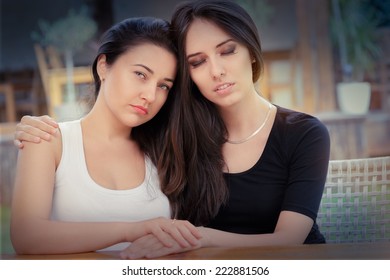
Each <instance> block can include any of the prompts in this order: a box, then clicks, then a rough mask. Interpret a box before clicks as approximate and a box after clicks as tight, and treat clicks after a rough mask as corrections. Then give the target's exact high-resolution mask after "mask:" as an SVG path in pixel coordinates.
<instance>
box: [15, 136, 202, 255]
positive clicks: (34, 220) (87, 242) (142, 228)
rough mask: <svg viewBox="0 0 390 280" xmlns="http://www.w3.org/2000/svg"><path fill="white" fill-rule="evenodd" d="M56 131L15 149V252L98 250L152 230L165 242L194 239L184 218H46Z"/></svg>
mask: <svg viewBox="0 0 390 280" xmlns="http://www.w3.org/2000/svg"><path fill="white" fill-rule="evenodd" d="M60 148H61V142H60V134H59V133H58V135H56V136H54V137H53V141H50V142H45V141H43V142H42V143H41V144H39V145H34V144H32V143H27V142H26V143H25V147H24V149H23V150H21V151H20V152H19V157H18V164H17V171H16V180H15V188H14V194H13V202H12V212H11V240H12V243H13V246H14V248H15V250H16V252H17V253H21V254H59V253H76V252H87V251H94V250H97V249H102V248H105V247H108V246H110V245H113V244H116V243H119V242H131V241H134V240H136V239H138V238H140V237H142V236H143V235H147V234H153V235H154V236H156V238H158V240H159V241H160V242H162V243H164V244H165V246H168V247H169V246H171V245H172V243H171V241H170V240H171V239H168V236H169V237H172V240H175V241H176V242H179V243H180V244H181V245H182V246H188V243H190V244H193V243H195V244H196V243H197V238H199V237H200V235H199V233H198V231H197V230H196V229H195V227H193V226H192V225H191V224H190V223H188V222H186V221H175V222H174V223H172V220H170V219H165V218H157V219H153V220H148V221H144V222H134V223H124V222H118V223H116V222H107V223H104V222H102V223H89V222H85V223H81V222H60V221H52V220H50V214H51V208H52V197H53V189H54V187H53V186H54V178H55V170H56V167H57V165H58V162H59V159H60V157H61V153H60V152H61V149H60Z"/></svg>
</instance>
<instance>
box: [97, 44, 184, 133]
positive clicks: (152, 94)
mask: <svg viewBox="0 0 390 280" xmlns="http://www.w3.org/2000/svg"><path fill="white" fill-rule="evenodd" d="M176 63H177V61H176V57H175V56H174V55H173V54H172V53H170V52H169V51H167V50H166V49H164V48H162V47H158V46H156V45H154V44H151V43H145V44H141V45H138V46H136V47H133V48H131V49H130V50H128V51H127V52H125V53H124V54H122V55H121V56H119V57H118V58H117V60H116V61H115V62H114V63H113V64H112V65H108V64H107V63H106V60H105V56H102V57H100V59H99V61H98V73H99V76H100V78H101V79H104V81H102V86H101V89H100V93H99V96H100V95H102V97H103V98H104V100H105V102H106V104H107V107H108V109H109V110H110V111H111V113H112V114H113V115H115V116H116V118H117V119H119V120H120V121H121V122H122V123H124V124H125V125H126V126H129V127H135V126H138V125H141V124H143V123H146V122H147V121H149V120H151V119H152V118H153V117H154V116H155V115H156V114H157V113H158V111H159V110H160V109H161V107H162V106H163V105H164V103H165V101H166V99H167V97H168V94H169V90H170V89H171V88H172V85H173V81H174V79H175V76H176Z"/></svg>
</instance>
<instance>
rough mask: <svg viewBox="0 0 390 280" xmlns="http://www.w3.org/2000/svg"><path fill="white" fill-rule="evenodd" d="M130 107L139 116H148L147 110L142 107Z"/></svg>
mask: <svg viewBox="0 0 390 280" xmlns="http://www.w3.org/2000/svg"><path fill="white" fill-rule="evenodd" d="M131 107H133V108H134V110H135V111H136V112H138V113H139V114H141V115H147V114H148V109H147V108H145V107H143V106H139V105H131Z"/></svg>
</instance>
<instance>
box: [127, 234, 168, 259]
mask: <svg viewBox="0 0 390 280" xmlns="http://www.w3.org/2000/svg"><path fill="white" fill-rule="evenodd" d="M162 247H164V245H163V244H162V243H161V242H160V241H159V240H158V239H157V238H156V237H155V236H154V235H152V234H150V235H148V236H144V237H141V238H139V239H137V240H136V241H134V242H133V243H132V244H131V245H130V246H129V247H127V248H126V249H125V250H123V251H122V252H121V254H120V256H121V257H122V258H124V259H139V258H144V257H145V255H146V254H148V253H150V252H151V251H153V250H160V249H161V248H162Z"/></svg>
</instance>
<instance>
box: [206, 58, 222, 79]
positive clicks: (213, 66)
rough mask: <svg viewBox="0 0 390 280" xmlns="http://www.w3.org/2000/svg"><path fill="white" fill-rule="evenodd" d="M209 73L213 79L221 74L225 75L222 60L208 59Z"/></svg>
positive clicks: (218, 77)
mask: <svg viewBox="0 0 390 280" xmlns="http://www.w3.org/2000/svg"><path fill="white" fill-rule="evenodd" d="M209 65H210V74H211V76H212V77H213V79H214V80H218V79H220V78H221V77H222V76H223V75H225V68H224V66H223V64H222V62H221V61H220V60H219V59H218V58H215V59H210V64H209Z"/></svg>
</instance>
